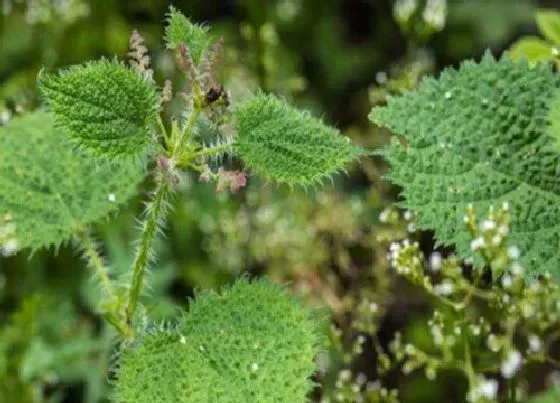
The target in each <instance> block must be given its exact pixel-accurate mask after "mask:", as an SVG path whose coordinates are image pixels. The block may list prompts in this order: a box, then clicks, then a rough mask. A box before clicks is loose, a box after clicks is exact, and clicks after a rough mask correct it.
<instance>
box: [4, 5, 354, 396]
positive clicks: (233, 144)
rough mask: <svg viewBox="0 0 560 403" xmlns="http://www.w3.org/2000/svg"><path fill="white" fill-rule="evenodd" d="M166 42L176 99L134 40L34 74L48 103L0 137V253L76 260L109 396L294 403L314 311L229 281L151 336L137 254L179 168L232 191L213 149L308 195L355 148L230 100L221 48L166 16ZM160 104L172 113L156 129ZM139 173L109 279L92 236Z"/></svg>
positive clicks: (318, 320)
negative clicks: (86, 283)
mask: <svg viewBox="0 0 560 403" xmlns="http://www.w3.org/2000/svg"><path fill="white" fill-rule="evenodd" d="M165 43H166V47H167V49H168V50H169V51H170V52H172V53H173V54H174V56H175V59H176V62H177V66H178V68H179V70H180V71H181V72H182V73H183V74H184V76H185V78H186V81H187V83H188V85H187V87H186V88H182V89H181V90H180V91H176V90H174V88H173V86H172V83H171V82H170V81H166V82H165V84H164V85H163V86H162V87H161V88H160V87H158V86H157V85H156V83H155V82H154V79H153V72H152V70H151V69H150V58H149V56H148V55H147V49H146V47H145V46H144V44H143V39H142V37H141V36H140V34H139V33H138V32H134V33H133V34H132V36H131V40H130V52H129V53H128V65H127V64H126V63H123V62H120V61H118V60H116V59H111V60H109V59H102V60H98V61H92V62H88V63H86V64H83V65H79V66H73V67H70V68H67V69H64V70H62V71H60V72H56V73H49V72H42V73H41V74H40V76H39V84H40V88H41V91H42V94H43V96H44V99H45V101H46V103H47V106H48V107H47V108H46V109H45V110H38V111H36V112H32V113H29V114H27V115H25V116H22V117H18V118H15V119H13V120H12V121H11V122H9V123H8V124H7V125H6V126H4V127H2V128H0V143H1V147H0V158H1V160H2V164H1V167H0V184H1V185H2V187H3V189H7V190H8V191H4V192H2V194H1V195H0V212H1V213H2V219H1V221H0V224H1V230H0V242H1V244H0V245H1V247H2V252H3V254H4V255H10V254H13V253H16V252H17V251H18V250H19V249H31V250H32V251H33V250H37V249H39V248H43V247H53V246H54V248H58V247H59V246H60V245H61V244H63V243H66V242H68V241H73V242H75V244H76V246H77V247H78V248H80V249H81V250H82V251H83V255H84V257H85V259H86V260H87V263H88V264H89V266H91V268H92V269H93V271H94V273H95V276H96V278H97V280H98V283H99V286H100V289H101V291H102V293H101V299H100V301H99V304H98V309H99V312H100V313H101V314H102V315H103V316H104V317H105V318H106V320H107V321H108V322H109V323H111V324H112V325H113V326H114V328H115V329H116V330H117V332H118V335H119V337H120V341H121V343H120V348H119V351H118V353H117V354H116V359H115V361H116V364H115V367H114V396H113V398H114V400H115V401H118V402H193V401H216V402H217V401H219V402H228V401H229V402H242V401H255V402H265V401H275V402H297V401H305V400H306V398H307V395H308V394H309V392H310V390H311V389H312V388H313V385H314V384H313V382H312V380H311V375H312V374H313V373H314V372H315V370H316V365H315V361H314V359H315V356H316V355H317V353H318V351H319V350H320V349H321V348H322V347H321V346H322V343H323V338H324V334H323V332H322V331H321V329H322V326H323V322H324V320H323V318H324V315H322V314H321V313H318V312H317V311H313V310H308V309H306V308H304V307H303V305H302V303H301V302H300V301H299V300H298V299H297V298H296V297H294V296H291V295H290V294H289V292H288V291H287V290H286V289H285V288H284V287H282V286H279V285H275V284H272V283H270V282H268V281H266V280H255V281H250V280H248V279H246V278H242V279H240V280H239V281H237V282H236V283H235V284H234V285H233V286H231V287H226V288H223V289H222V290H220V291H218V292H213V291H204V292H201V293H199V294H198V295H197V296H196V298H195V299H194V300H193V301H191V302H190V307H189V310H188V312H187V313H185V314H184V315H183V316H182V317H180V318H178V319H177V320H176V321H175V322H174V323H171V324H165V325H150V324H148V323H147V315H146V309H145V308H144V307H143V306H142V304H141V303H140V301H141V300H140V297H141V295H142V294H143V293H144V291H145V290H146V288H147V285H146V284H145V283H146V281H147V280H149V276H148V269H149V267H150V266H151V265H153V263H154V256H153V254H154V253H153V247H152V244H153V240H154V238H155V237H156V236H157V235H158V234H159V233H161V232H162V231H163V226H164V223H165V218H166V215H167V213H168V211H169V210H170V208H171V207H172V200H173V194H174V192H175V190H176V189H177V187H178V186H179V185H180V183H181V178H182V175H183V174H184V173H185V172H187V171H194V172H195V174H196V175H198V176H199V179H200V180H201V181H204V182H209V181H214V182H215V183H216V187H217V191H226V190H227V189H228V188H229V189H230V190H231V192H236V191H237V190H239V189H240V188H242V187H243V186H244V185H245V184H246V181H247V172H246V171H228V170H226V169H224V167H223V166H221V165H220V162H221V161H222V159H221V157H222V156H223V155H224V154H230V155H234V156H237V157H239V159H240V160H241V161H242V162H243V164H244V166H245V167H246V169H247V170H248V171H250V172H252V173H254V174H257V175H260V176H261V177H262V178H264V179H265V180H267V181H268V182H274V183H279V184H287V185H289V186H292V187H293V186H298V185H300V186H304V187H310V186H316V185H317V184H320V183H321V182H322V181H323V180H324V179H326V178H329V177H330V176H331V175H332V174H334V173H336V172H338V171H341V170H343V169H344V167H345V166H346V165H347V164H348V163H350V162H351V161H353V160H355V159H357V158H358V157H360V156H361V155H364V154H365V151H364V150H362V149H360V148H359V147H356V146H354V145H352V144H351V143H350V142H349V141H348V139H347V138H345V137H343V136H341V135H340V134H339V132H338V131H337V130H336V129H334V128H331V127H329V126H327V125H325V124H324V123H322V122H321V121H320V120H318V119H316V118H314V117H312V116H311V115H310V114H309V113H307V112H303V111H299V110H297V109H295V108H293V107H291V106H290V105H289V104H287V103H286V101H285V100H283V99H281V98H279V97H277V96H274V95H272V94H264V93H259V94H256V95H255V96H254V97H252V98H251V99H248V100H246V101H244V102H241V103H239V104H237V105H230V96H229V94H228V92H227V91H225V89H224V88H223V87H222V86H221V85H220V84H219V83H218V82H217V81H216V78H215V71H214V70H215V62H216V59H217V58H218V56H219V52H220V49H221V47H222V46H223V41H222V40H215V39H214V38H213V37H212V35H211V34H210V29H209V27H207V26H205V25H198V24H195V23H192V22H191V21H189V19H187V18H186V17H185V16H184V15H182V14H181V13H180V12H178V11H177V10H175V9H173V8H171V9H170V12H169V15H168V18H167V25H166V28H165ZM172 101H174V102H175V105H177V104H179V105H180V106H179V108H175V113H174V114H173V116H172V117H171V118H170V119H168V118H167V117H166V116H167V115H166V114H165V111H166V110H170V109H171V108H169V106H170V104H171V102H172ZM177 109H178V112H177ZM208 128H210V130H209V129H208ZM208 133H213V136H211V137H210V136H208V135H207V134H208ZM233 133H234V134H233ZM146 177H150V181H149V183H151V184H152V186H153V189H152V191H151V192H150V193H149V197H148V200H147V201H146V203H145V210H144V212H143V214H142V216H141V217H140V218H139V224H140V225H139V239H138V243H137V246H136V250H135V252H134V256H135V258H134V261H133V265H132V267H131V271H130V273H129V275H128V276H127V277H126V278H125V279H122V278H121V279H116V278H114V277H113V275H112V273H111V271H110V270H109V267H110V266H109V264H108V263H107V262H105V260H104V258H103V257H102V256H101V254H100V252H99V247H98V245H97V243H96V242H95V241H94V239H93V237H92V232H93V230H92V228H91V226H92V224H94V223H96V222H98V221H99V220H102V219H103V218H105V217H107V216H108V215H109V214H110V213H113V212H115V211H116V210H117V209H118V208H119V207H120V206H122V205H125V204H126V203H127V202H128V201H129V200H130V199H131V197H133V196H134V195H136V193H137V191H138V187H139V184H140V183H141V182H143V181H144V180H145V178H146Z"/></svg>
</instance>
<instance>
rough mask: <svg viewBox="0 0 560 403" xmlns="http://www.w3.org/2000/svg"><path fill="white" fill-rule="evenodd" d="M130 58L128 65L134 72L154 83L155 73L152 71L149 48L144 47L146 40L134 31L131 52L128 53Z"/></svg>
mask: <svg viewBox="0 0 560 403" xmlns="http://www.w3.org/2000/svg"><path fill="white" fill-rule="evenodd" d="M128 57H129V58H130V59H129V61H128V63H129V65H130V68H131V69H132V70H134V71H135V72H136V73H138V75H139V76H141V77H144V78H146V79H147V80H148V81H150V82H153V81H154V80H153V75H154V71H153V70H152V69H150V56H148V48H146V46H145V45H144V38H142V36H141V35H140V34H139V33H138V31H136V30H134V31H132V35H131V36H130V51H129V52H128Z"/></svg>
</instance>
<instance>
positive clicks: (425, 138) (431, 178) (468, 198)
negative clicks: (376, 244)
mask: <svg viewBox="0 0 560 403" xmlns="http://www.w3.org/2000/svg"><path fill="white" fill-rule="evenodd" d="M559 84H560V79H559V77H558V76H557V75H555V74H554V73H553V72H552V71H551V69H550V67H549V66H547V65H543V64H539V65H537V66H536V67H535V68H534V69H530V68H529V66H528V65H527V64H526V63H525V62H513V61H511V60H509V59H508V56H507V55H506V56H504V57H503V58H502V59H501V60H499V61H496V60H495V59H494V58H493V57H492V56H490V55H486V56H485V57H484V58H483V59H482V61H481V62H480V63H475V62H473V61H468V62H465V63H463V64H462V65H461V67H460V68H459V70H446V71H445V72H444V73H442V75H441V76H440V77H439V79H437V80H436V79H434V78H427V79H425V80H423V82H422V83H421V85H420V87H419V88H418V89H417V90H414V91H410V92H407V93H405V94H404V95H403V96H401V97H396V98H390V99H389V100H388V104H387V106H385V107H378V108H374V109H373V111H372V112H371V114H370V119H371V120H372V121H373V122H374V123H375V124H378V125H380V126H386V127H388V128H390V129H391V130H392V131H393V132H394V133H396V134H400V135H402V136H403V139H404V142H400V141H399V140H397V138H393V141H392V142H391V144H390V145H389V146H388V147H387V148H385V149H384V150H383V151H382V155H384V156H385V158H386V159H387V161H388V162H389V164H390V166H391V169H390V173H389V175H388V177H389V179H390V180H391V181H393V182H394V183H396V184H398V185H400V186H402V188H403V192H402V195H403V196H404V202H403V203H402V205H403V207H405V208H408V209H411V210H414V211H416V212H417V213H418V219H419V220H418V225H419V228H421V229H433V230H435V234H436V238H437V240H438V241H439V243H441V244H447V245H455V246H456V248H457V251H458V253H459V254H460V255H461V256H462V257H468V256H470V255H471V253H472V251H471V250H470V238H469V233H468V231H467V228H466V226H465V224H464V223H463V216H464V214H465V212H466V209H467V206H468V204H469V203H473V204H474V206H475V210H476V213H477V214H478V215H480V216H482V215H483V214H485V213H486V212H487V211H488V208H489V206H490V205H494V206H496V207H498V206H500V205H501V204H502V203H503V202H506V201H507V202H508V203H509V205H510V210H511V215H512V226H511V234H510V236H509V239H510V241H511V243H512V244H515V245H517V246H518V247H519V248H520V250H521V253H522V257H521V259H522V263H523V264H524V266H525V267H526V268H527V269H529V271H530V272H531V271H532V272H542V271H544V270H550V271H551V272H556V273H558V267H560V248H559V245H560V156H559V154H558V153H557V152H556V151H555V150H553V147H552V144H553V142H554V141H553V139H552V138H551V136H549V135H548V125H549V120H548V113H549V112H548V109H549V103H550V100H551V99H552V96H553V94H554V91H555V90H556V89H557V88H558V87H559Z"/></svg>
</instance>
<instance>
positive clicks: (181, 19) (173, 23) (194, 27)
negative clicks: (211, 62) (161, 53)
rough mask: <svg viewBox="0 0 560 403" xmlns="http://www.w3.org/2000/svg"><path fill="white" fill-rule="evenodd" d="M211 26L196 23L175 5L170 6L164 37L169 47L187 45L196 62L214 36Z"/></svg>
mask: <svg viewBox="0 0 560 403" xmlns="http://www.w3.org/2000/svg"><path fill="white" fill-rule="evenodd" d="M209 31H210V28H209V27H208V26H206V25H202V24H195V23H193V22H191V20H189V19H188V18H187V17H185V16H184V15H183V14H182V13H181V12H180V11H179V10H177V9H176V8H174V7H170V8H169V13H168V14H167V25H166V26H165V33H164V39H165V43H166V46H167V48H168V49H172V50H174V49H177V47H178V46H179V45H181V44H183V45H186V46H187V47H188V48H189V51H190V53H191V55H192V58H193V60H194V62H195V63H198V62H199V61H200V59H201V58H202V55H203V53H204V51H205V50H206V49H208V47H209V46H210V43H211V40H212V37H211V35H210V33H209Z"/></svg>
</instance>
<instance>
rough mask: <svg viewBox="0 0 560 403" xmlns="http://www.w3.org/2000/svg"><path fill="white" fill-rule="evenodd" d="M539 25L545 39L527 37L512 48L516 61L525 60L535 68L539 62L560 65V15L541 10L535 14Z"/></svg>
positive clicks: (551, 11)
mask: <svg viewBox="0 0 560 403" xmlns="http://www.w3.org/2000/svg"><path fill="white" fill-rule="evenodd" d="M535 19H536V22H537V25H538V27H539V29H540V31H541V32H542V34H543V35H544V37H545V39H541V38H538V37H534V36H527V37H523V38H521V39H519V40H518V41H517V42H515V43H514V44H513V45H512V46H511V53H510V55H511V57H512V58H513V59H514V60H517V59H520V58H524V59H527V60H528V61H529V63H530V64H531V65H532V66H534V65H535V64H536V63H538V62H555V63H556V64H557V65H560V59H559V57H558V56H559V55H560V49H559V48H558V47H560V13H559V12H558V11H553V10H540V11H537V12H536V13H535Z"/></svg>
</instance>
